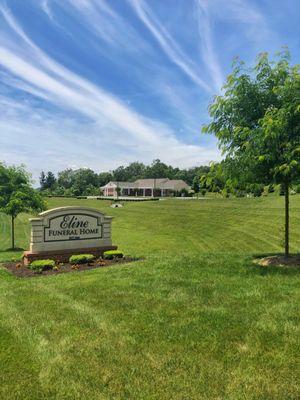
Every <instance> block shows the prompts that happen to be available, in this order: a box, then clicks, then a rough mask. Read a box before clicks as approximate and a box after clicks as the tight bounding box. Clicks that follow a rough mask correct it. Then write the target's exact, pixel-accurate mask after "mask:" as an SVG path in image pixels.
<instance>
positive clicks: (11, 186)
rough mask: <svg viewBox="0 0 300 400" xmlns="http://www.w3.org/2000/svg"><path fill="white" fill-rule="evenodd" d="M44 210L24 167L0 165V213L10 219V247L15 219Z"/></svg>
mask: <svg viewBox="0 0 300 400" xmlns="http://www.w3.org/2000/svg"><path fill="white" fill-rule="evenodd" d="M44 209H45V203H44V201H43V199H42V197H41V196H40V194H39V193H38V192H37V191H36V190H34V189H33V188H32V187H31V185H30V176H29V174H28V173H27V172H26V171H25V169H24V167H7V166H5V165H4V164H0V211H2V212H4V213H5V214H7V215H10V217H11V247H12V249H15V218H16V217H17V216H18V214H20V213H22V212H36V211H42V210H44Z"/></svg>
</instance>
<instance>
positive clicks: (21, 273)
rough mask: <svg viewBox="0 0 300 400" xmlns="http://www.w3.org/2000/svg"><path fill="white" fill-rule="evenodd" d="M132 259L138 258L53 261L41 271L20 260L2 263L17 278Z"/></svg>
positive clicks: (91, 267) (63, 271) (107, 264)
mask: <svg viewBox="0 0 300 400" xmlns="http://www.w3.org/2000/svg"><path fill="white" fill-rule="evenodd" d="M133 261H138V259H137V258H132V257H122V258H113V259H111V260H103V259H101V258H96V259H94V260H93V261H91V262H89V263H84V264H79V263H78V264H71V263H69V262H67V263H55V267H54V268H53V269H50V268H49V269H45V270H43V271H33V270H32V269H30V268H29V266H24V265H23V264H22V263H21V262H20V261H18V262H6V263H4V264H3V265H4V267H5V268H6V269H8V270H9V271H10V272H11V273H12V274H14V275H16V276H18V277H19V278H30V277H34V276H41V275H57V274H63V273H65V272H74V271H86V270H89V269H94V268H103V267H110V266H112V265H115V264H126V263H129V262H133Z"/></svg>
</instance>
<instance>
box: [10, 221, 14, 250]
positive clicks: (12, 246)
mask: <svg viewBox="0 0 300 400" xmlns="http://www.w3.org/2000/svg"><path fill="white" fill-rule="evenodd" d="M11 248H12V249H13V250H14V249H15V217H14V216H13V215H12V216H11Z"/></svg>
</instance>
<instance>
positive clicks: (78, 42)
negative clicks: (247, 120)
mask: <svg viewBox="0 0 300 400" xmlns="http://www.w3.org/2000/svg"><path fill="white" fill-rule="evenodd" d="M299 38H300V3H299V0H285V1H283V2H282V1H281V0H109V1H108V0H107V1H104V0H26V1H24V0H0V149H1V161H5V162H6V163H8V164H20V163H24V164H26V166H27V168H28V169H29V170H30V171H31V172H32V173H33V176H34V177H35V178H36V177H38V175H39V173H40V171H41V170H42V169H43V170H46V171H48V170H52V171H54V172H57V171H59V170H62V169H64V168H68V167H71V168H78V167H90V168H92V169H94V170H95V171H104V170H109V169H113V168H115V167H117V166H119V165H127V164H128V163H130V162H132V161H137V160H138V161H143V162H145V163H150V162H151V161H152V160H153V159H156V158H159V159H161V160H162V161H164V162H166V163H169V164H172V165H174V166H180V167H191V166H195V165H201V164H207V163H208V162H209V161H211V160H218V159H220V154H219V151H218V148H217V143H216V140H215V138H214V137H211V136H207V135H203V134H201V125H202V124H204V123H205V122H207V121H208V113H207V106H208V104H209V102H210V101H211V99H212V97H213V95H214V94H218V93H220V90H221V86H222V83H223V82H224V80H225V79H226V75H227V74H228V73H229V72H230V67H231V63H232V59H233V58H234V57H235V56H240V57H241V58H242V59H243V60H245V61H246V62H247V63H250V64H251V63H253V62H254V60H255V57H256V55H257V53H259V52H261V51H268V52H270V53H274V52H276V51H278V50H280V48H281V46H282V45H288V46H289V48H290V51H291V53H292V61H293V62H294V63H298V62H299V61H300V60H299V58H300V46H299V45H300V40H299Z"/></svg>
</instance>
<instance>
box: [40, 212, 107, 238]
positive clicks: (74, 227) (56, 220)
mask: <svg viewBox="0 0 300 400" xmlns="http://www.w3.org/2000/svg"><path fill="white" fill-rule="evenodd" d="M101 238H102V224H101V222H100V219H99V218H97V217H95V216H93V215H90V214H87V213H85V214H79V213H69V214H63V215H60V216H56V217H52V218H50V219H49V227H44V241H45V242H61V241H68V240H88V239H101Z"/></svg>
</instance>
